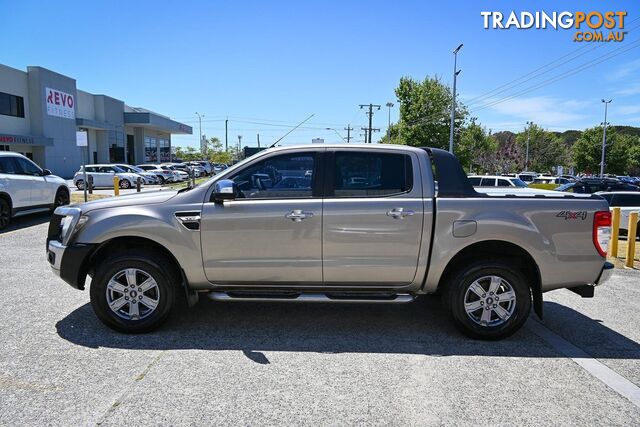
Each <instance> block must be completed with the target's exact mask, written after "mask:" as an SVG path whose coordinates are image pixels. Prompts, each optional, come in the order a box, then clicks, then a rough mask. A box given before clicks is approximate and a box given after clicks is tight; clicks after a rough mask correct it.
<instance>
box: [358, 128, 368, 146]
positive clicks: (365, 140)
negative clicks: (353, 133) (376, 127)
mask: <svg viewBox="0 0 640 427" xmlns="http://www.w3.org/2000/svg"><path fill="white" fill-rule="evenodd" d="M360 130H363V131H364V143H365V144H366V143H367V142H369V141H367V138H368V137H369V129H368V128H360ZM360 136H362V134H360Z"/></svg>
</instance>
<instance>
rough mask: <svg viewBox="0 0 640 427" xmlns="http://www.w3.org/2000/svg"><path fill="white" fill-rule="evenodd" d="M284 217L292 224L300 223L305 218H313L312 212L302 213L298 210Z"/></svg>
mask: <svg viewBox="0 0 640 427" xmlns="http://www.w3.org/2000/svg"><path fill="white" fill-rule="evenodd" d="M284 217H285V218H287V219H290V220H291V221H294V222H300V221H302V220H303V219H305V218H311V217H313V212H304V211H302V210H300V209H294V210H292V211H291V212H289V213H287V214H285V215H284Z"/></svg>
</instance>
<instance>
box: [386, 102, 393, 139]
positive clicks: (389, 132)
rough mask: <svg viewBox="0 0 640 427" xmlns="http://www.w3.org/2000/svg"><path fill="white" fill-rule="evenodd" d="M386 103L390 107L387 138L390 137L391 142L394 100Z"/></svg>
mask: <svg viewBox="0 0 640 427" xmlns="http://www.w3.org/2000/svg"><path fill="white" fill-rule="evenodd" d="M385 105H386V106H387V107H389V122H388V124H387V138H389V142H391V109H392V108H393V102H391V101H389V102H387V103H386V104H385Z"/></svg>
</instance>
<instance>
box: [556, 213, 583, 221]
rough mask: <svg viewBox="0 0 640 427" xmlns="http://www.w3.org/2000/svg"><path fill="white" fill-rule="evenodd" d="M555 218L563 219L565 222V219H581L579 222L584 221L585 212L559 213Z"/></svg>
mask: <svg viewBox="0 0 640 427" xmlns="http://www.w3.org/2000/svg"><path fill="white" fill-rule="evenodd" d="M556 217H558V218H564V219H565V220H567V219H581V220H583V221H584V220H585V219H587V211H577V212H575V211H561V212H559V213H558V214H557V215H556Z"/></svg>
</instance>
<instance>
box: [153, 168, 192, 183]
mask: <svg viewBox="0 0 640 427" xmlns="http://www.w3.org/2000/svg"><path fill="white" fill-rule="evenodd" d="M158 167H160V168H161V169H164V170H167V171H171V172H172V173H173V177H174V181H175V182H182V181H186V180H187V179H189V174H188V173H187V172H185V171H181V170H180V169H178V168H176V167H174V166H173V165H169V164H161V165H158Z"/></svg>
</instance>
